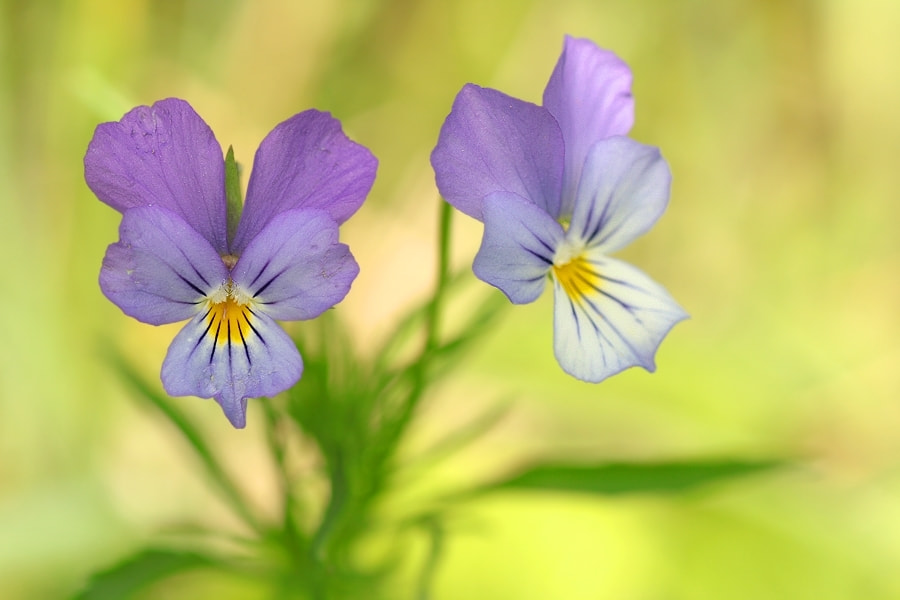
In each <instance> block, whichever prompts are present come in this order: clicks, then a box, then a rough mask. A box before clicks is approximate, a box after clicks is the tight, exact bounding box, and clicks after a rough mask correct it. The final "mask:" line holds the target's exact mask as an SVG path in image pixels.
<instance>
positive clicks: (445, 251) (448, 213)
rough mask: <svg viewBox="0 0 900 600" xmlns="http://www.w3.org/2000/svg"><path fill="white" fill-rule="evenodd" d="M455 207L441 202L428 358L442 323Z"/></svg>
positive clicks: (428, 330) (428, 321) (430, 309)
mask: <svg viewBox="0 0 900 600" xmlns="http://www.w3.org/2000/svg"><path fill="white" fill-rule="evenodd" d="M452 217H453V207H452V206H450V205H449V204H448V203H446V202H441V214H440V224H439V226H438V236H439V237H438V240H439V241H438V272H437V282H436V283H435V287H434V299H433V300H432V302H431V306H430V307H429V310H428V320H427V322H426V325H425V327H426V330H425V332H426V335H425V349H424V352H423V356H422V358H426V357H427V355H429V354H430V353H431V352H432V351H434V349H435V348H436V347H437V345H438V326H439V325H440V315H441V308H443V303H444V291H445V289H446V287H447V280H448V279H449V278H450V223H451V221H452Z"/></svg>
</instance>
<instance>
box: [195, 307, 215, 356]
mask: <svg viewBox="0 0 900 600" xmlns="http://www.w3.org/2000/svg"><path fill="white" fill-rule="evenodd" d="M211 310H212V306H210V307H209V308H207V309H206V312H205V313H204V314H203V317H202V318H201V319H200V320H201V321H203V320H205V319H206V317H208V316H209V313H210V311H211ZM214 320H215V319H210V320H209V323H208V324H207V325H206V329H204V330H203V333H201V334H200V337H198V338H197V343H196V344H194V349H193V350H191V354H192V355H193V354H194V352H196V351H197V348H199V347H200V342H202V341H203V339H204V338H205V337H206V334H207V333H209V328H210V327H212V324H213V321H214Z"/></svg>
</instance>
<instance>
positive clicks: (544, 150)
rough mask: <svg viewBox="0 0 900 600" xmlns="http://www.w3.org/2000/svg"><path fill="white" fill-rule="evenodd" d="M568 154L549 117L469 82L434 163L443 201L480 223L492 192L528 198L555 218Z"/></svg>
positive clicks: (449, 119)
mask: <svg viewBox="0 0 900 600" xmlns="http://www.w3.org/2000/svg"><path fill="white" fill-rule="evenodd" d="M564 154H565V150H564V147H563V137H562V133H561V132H560V130H559V125H557V123H556V121H555V119H554V118H553V117H552V116H551V115H550V113H549V112H547V111H546V110H545V109H543V108H541V107H540V106H536V105H534V104H531V103H530V102H524V101H522V100H518V99H516V98H512V97H510V96H507V95H506V94H504V93H502V92H498V91H497V90H492V89H489V88H482V87H479V86H477V85H473V84H471V83H470V84H467V85H466V86H465V87H463V89H462V90H461V91H460V92H459V94H457V95H456V99H455V100H454V102H453V108H452V110H451V111H450V114H449V115H448V117H447V119H446V120H445V121H444V124H443V126H442V127H441V133H440V136H439V137H438V142H437V145H436V146H435V148H434V151H433V152H432V153H431V164H432V166H433V167H434V174H435V181H436V182H437V187H438V190H440V192H441V195H442V196H443V197H444V199H445V200H446V201H447V202H449V203H450V204H452V205H453V206H455V207H456V208H457V209H459V210H461V211H462V212H464V213H466V214H467V215H469V216H471V217H474V218H476V219H478V220H479V221H481V220H483V217H482V208H481V203H482V200H483V199H484V197H485V196H487V195H488V194H491V193H493V192H509V193H513V194H516V195H518V196H521V197H522V198H527V199H528V200H530V201H531V202H533V203H534V204H536V205H538V206H540V207H541V208H542V209H543V210H544V211H546V212H547V213H549V214H550V215H551V216H552V217H554V218H555V217H557V216H558V215H559V194H560V190H561V185H562V174H563V159H564Z"/></svg>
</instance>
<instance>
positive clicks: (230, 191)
mask: <svg viewBox="0 0 900 600" xmlns="http://www.w3.org/2000/svg"><path fill="white" fill-rule="evenodd" d="M225 200H226V206H227V215H228V243H229V244H231V240H233V239H234V234H235V232H237V226H238V223H239V222H240V220H241V211H242V210H243V208H244V202H243V200H242V199H241V168H240V165H239V164H238V163H237V161H236V160H234V148H233V147H231V146H228V152H227V153H226V154H225Z"/></svg>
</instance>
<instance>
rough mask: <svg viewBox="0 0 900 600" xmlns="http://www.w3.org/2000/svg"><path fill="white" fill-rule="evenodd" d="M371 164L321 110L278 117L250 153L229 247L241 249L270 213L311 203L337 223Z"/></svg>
mask: <svg viewBox="0 0 900 600" xmlns="http://www.w3.org/2000/svg"><path fill="white" fill-rule="evenodd" d="M377 168H378V160H377V159H376V158H375V157H374V156H373V155H372V153H371V152H369V149H368V148H366V147H365V146H362V145H360V144H357V143H356V142H354V141H352V140H350V138H348V137H347V136H346V135H344V132H343V130H342V129H341V123H340V121H338V120H337V119H335V118H334V117H332V116H331V115H330V114H329V113H327V112H320V111H317V110H307V111H304V112H302V113H300V114H297V115H294V116H293V117H291V118H290V119H288V120H286V121H284V122H282V123H280V124H279V125H277V126H276V127H275V129H273V130H272V131H271V132H270V133H269V135H267V136H266V138H265V139H264V140H263V141H262V143H261V144H260V146H259V150H257V151H256V157H255V158H254V159H253V172H252V173H251V174H250V181H249V183H248V184H247V201H246V203H245V204H244V210H243V214H242V215H241V221H240V224H239V225H238V229H237V232H236V233H235V237H234V243H233V244H232V252H233V253H235V254H242V253H243V251H244V249H245V248H246V247H247V245H248V244H249V243H250V242H251V240H253V238H255V237H256V236H257V235H258V234H259V232H260V231H262V230H263V228H264V227H265V226H266V225H267V224H268V223H269V222H270V221H271V220H272V218H273V217H275V216H276V215H278V214H280V213H283V212H285V211H288V210H292V209H297V208H309V209H316V208H317V209H321V210H324V211H326V212H327V213H328V214H329V215H330V216H331V218H332V219H333V220H334V221H336V222H337V223H343V222H344V221H346V220H347V219H349V218H350V216H351V215H353V213H355V212H356V211H357V209H359V207H360V206H361V205H362V203H363V200H365V199H366V195H367V194H368V193H369V190H370V189H371V188H372V183H373V182H374V181H375V171H376V170H377Z"/></svg>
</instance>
